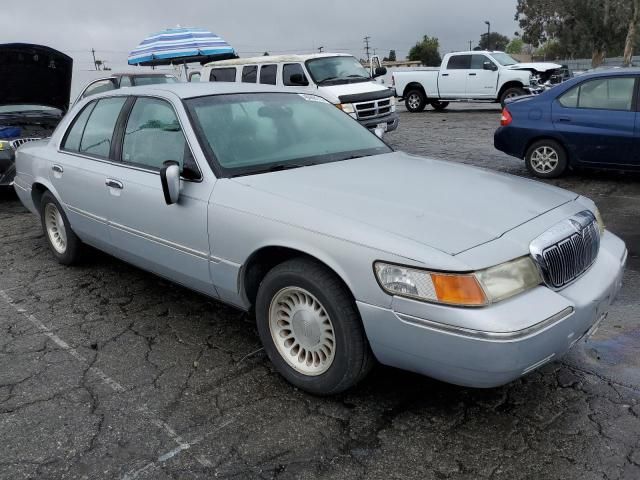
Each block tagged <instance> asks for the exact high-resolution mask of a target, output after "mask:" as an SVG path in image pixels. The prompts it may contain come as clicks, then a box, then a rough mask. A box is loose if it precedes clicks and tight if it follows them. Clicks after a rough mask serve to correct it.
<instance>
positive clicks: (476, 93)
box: [466, 54, 498, 99]
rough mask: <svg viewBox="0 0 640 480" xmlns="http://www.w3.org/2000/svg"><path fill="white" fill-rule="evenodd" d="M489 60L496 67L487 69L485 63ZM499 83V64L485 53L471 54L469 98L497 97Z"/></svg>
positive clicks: (468, 83) (468, 85)
mask: <svg viewBox="0 0 640 480" xmlns="http://www.w3.org/2000/svg"><path fill="white" fill-rule="evenodd" d="M486 62H489V63H490V64H491V65H493V67H494V69H493V70H489V69H485V63H486ZM497 84H498V68H497V65H496V64H495V63H494V62H493V60H491V59H490V58H489V57H487V56H486V55H483V54H473V55H471V68H470V70H469V73H468V75H467V87H466V92H467V97H468V98H479V99H483V98H496V85H497Z"/></svg>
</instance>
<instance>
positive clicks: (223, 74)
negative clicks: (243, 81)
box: [209, 67, 236, 82]
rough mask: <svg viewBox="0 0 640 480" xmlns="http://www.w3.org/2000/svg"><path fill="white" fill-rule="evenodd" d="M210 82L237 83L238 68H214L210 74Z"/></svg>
mask: <svg viewBox="0 0 640 480" xmlns="http://www.w3.org/2000/svg"><path fill="white" fill-rule="evenodd" d="M209 81H210V82H235V81H236V67H231V68H213V69H212V70H211V73H210V74H209Z"/></svg>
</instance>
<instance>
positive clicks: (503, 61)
mask: <svg viewBox="0 0 640 480" xmlns="http://www.w3.org/2000/svg"><path fill="white" fill-rule="evenodd" d="M491 56H492V57H493V58H494V60H495V61H496V62H498V63H499V64H500V65H502V66H503V67H508V66H509V65H515V64H516V63H520V62H519V61H518V60H516V59H515V58H513V57H512V56H511V55H509V54H506V53H492V54H491Z"/></svg>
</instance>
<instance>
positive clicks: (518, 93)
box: [500, 87, 527, 108]
mask: <svg viewBox="0 0 640 480" xmlns="http://www.w3.org/2000/svg"><path fill="white" fill-rule="evenodd" d="M526 94H527V91H526V90H525V89H524V88H520V87H511V88H507V89H506V90H505V91H504V92H502V96H501V97H500V104H501V105H502V107H503V108H504V106H505V105H506V101H507V100H510V99H512V98H516V97H522V96H523V95H526Z"/></svg>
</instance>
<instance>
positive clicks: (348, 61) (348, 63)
mask: <svg viewBox="0 0 640 480" xmlns="http://www.w3.org/2000/svg"><path fill="white" fill-rule="evenodd" d="M306 65H307V70H309V74H310V75H311V78H312V79H313V81H314V82H316V84H318V85H323V84H325V85H326V84H333V85H338V84H344V83H354V82H363V81H364V82H366V81H369V80H371V76H370V75H369V72H367V69H366V68H364V67H363V66H362V64H361V63H360V62H359V61H358V60H356V58H355V57H349V56H344V57H322V58H314V59H313V60H307V62H306Z"/></svg>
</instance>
